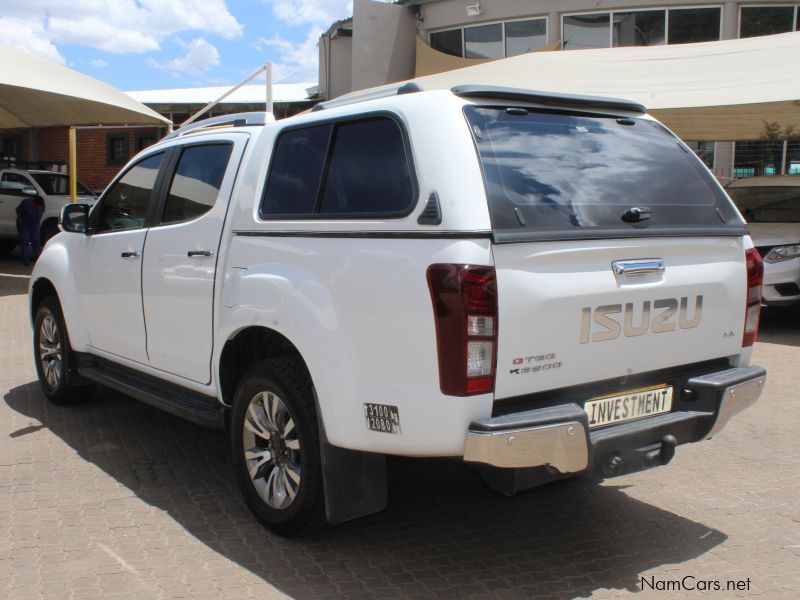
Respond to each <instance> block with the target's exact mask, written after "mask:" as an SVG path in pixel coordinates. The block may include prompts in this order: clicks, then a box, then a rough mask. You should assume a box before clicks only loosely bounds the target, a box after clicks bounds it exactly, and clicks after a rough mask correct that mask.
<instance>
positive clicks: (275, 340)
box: [218, 325, 321, 418]
mask: <svg viewBox="0 0 800 600" xmlns="http://www.w3.org/2000/svg"><path fill="white" fill-rule="evenodd" d="M279 357H292V358H296V359H298V360H299V361H300V362H301V363H302V365H303V368H304V369H305V371H306V373H307V374H308V377H309V379H311V381H312V385H313V378H312V377H311V371H310V370H309V368H308V364H307V363H306V361H305V359H304V358H303V356H302V354H300V351H299V350H298V349H297V347H296V346H295V345H294V344H293V343H292V342H291V341H290V340H289V338H287V337H286V336H285V335H283V334H282V333H279V332H278V331H275V330H274V329H270V328H269V327H263V326H257V325H254V326H250V327H246V328H244V329H240V330H239V331H237V332H235V333H234V334H232V335H231V336H230V337H229V338H228V340H227V341H226V342H225V345H224V346H223V348H222V352H221V354H220V359H219V369H218V377H219V379H218V381H219V389H220V397H221V398H222V402H223V403H224V404H225V405H226V406H231V405H232V404H233V397H234V394H235V393H236V387H237V385H238V383H239V381H240V380H241V378H242V376H243V375H244V374H245V372H246V371H247V370H248V369H249V368H250V367H251V366H253V365H254V364H256V363H258V362H261V361H262V360H266V359H269V358H279ZM319 417H320V418H321V415H319Z"/></svg>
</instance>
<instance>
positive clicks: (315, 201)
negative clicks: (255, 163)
mask: <svg viewBox="0 0 800 600" xmlns="http://www.w3.org/2000/svg"><path fill="white" fill-rule="evenodd" d="M414 190H415V187H414V179H413V173H412V170H411V163H410V160H409V156H408V153H407V152H406V145H405V142H404V139H403V132H402V130H401V129H400V126H399V125H398V123H397V122H395V121H394V120H393V119H390V118H388V117H375V118H370V119H361V120H358V121H351V122H335V123H333V124H330V125H324V126H316V127H309V128H306V129H294V130H289V131H286V132H284V133H283V134H282V135H281V136H280V138H279V139H278V142H277V144H276V147H275V154H274V158H273V161H272V167H271V169H270V173H269V176H268V180H267V186H266V190H265V193H264V200H263V203H262V206H261V214H262V216H266V217H269V216H274V215H291V216H295V217H298V218H303V217H318V218H325V217H334V218H335V217H338V216H365V217H366V216H369V217H380V216H400V215H403V214H405V213H406V212H407V210H408V209H409V208H411V206H412V204H413V202H414V197H415V192H414Z"/></svg>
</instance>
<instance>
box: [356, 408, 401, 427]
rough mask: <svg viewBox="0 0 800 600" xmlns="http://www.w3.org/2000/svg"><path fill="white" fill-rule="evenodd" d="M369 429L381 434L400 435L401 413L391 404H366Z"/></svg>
mask: <svg viewBox="0 0 800 600" xmlns="http://www.w3.org/2000/svg"><path fill="white" fill-rule="evenodd" d="M364 418H365V419H366V420H367V427H368V428H369V429H371V430H372V431H380V432H381V433H400V411H399V410H398V409H397V407H396V406H390V405H389V404H364Z"/></svg>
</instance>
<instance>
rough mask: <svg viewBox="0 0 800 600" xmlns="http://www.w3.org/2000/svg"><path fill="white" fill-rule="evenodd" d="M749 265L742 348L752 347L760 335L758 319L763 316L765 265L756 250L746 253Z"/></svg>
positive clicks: (745, 256) (751, 249) (752, 249)
mask: <svg viewBox="0 0 800 600" xmlns="http://www.w3.org/2000/svg"><path fill="white" fill-rule="evenodd" d="M744 258H745V261H746V263H747V305H746V307H745V309H746V311H745V318H744V336H743V337H742V347H743V348H744V347H746V346H752V345H753V343H755V341H756V334H757V333H758V319H759V317H760V315H761V282H762V281H763V279H764V263H763V262H761V255H760V254H759V253H758V250H756V249H755V248H750V249H749V250H745V251H744Z"/></svg>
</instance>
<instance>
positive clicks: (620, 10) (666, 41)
mask: <svg viewBox="0 0 800 600" xmlns="http://www.w3.org/2000/svg"><path fill="white" fill-rule="evenodd" d="M758 6H761V5H758ZM698 8H718V9H719V31H718V32H717V40H716V41H720V40H721V39H722V25H723V23H724V22H725V5H724V4H722V3H720V4H687V5H686V6H665V5H660V6H659V5H656V6H648V7H644V8H617V9H613V10H612V9H606V10H596V9H595V10H584V11H579V12H569V13H561V48H560V49H561V50H564V17H577V16H581V15H600V14H608V16H609V31H608V46H604V48H625V47H626V46H614V45H613V44H614V13H632V12H653V11H657V10H663V11H664V43H663V44H662V45H663V46H670V45H673V44H670V42H669V13H670V12H671V11H673V10H675V11H681V10H694V9H698ZM739 14H740V17H741V10H740V11H739ZM795 14H796V13H795ZM740 22H741V21H740ZM710 41H714V40H710ZM645 47H646V46H645Z"/></svg>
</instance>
